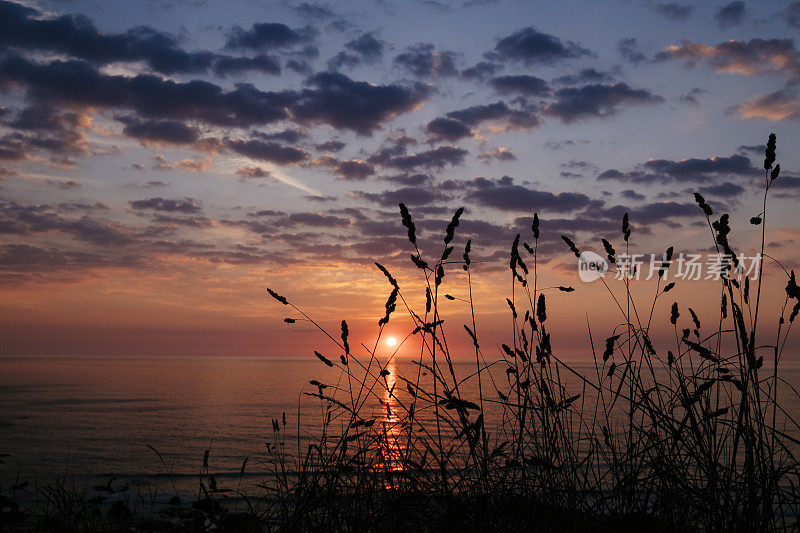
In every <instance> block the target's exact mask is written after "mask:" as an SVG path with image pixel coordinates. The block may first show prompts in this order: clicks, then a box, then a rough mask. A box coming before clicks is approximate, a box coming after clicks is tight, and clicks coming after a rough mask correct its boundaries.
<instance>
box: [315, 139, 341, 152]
mask: <svg viewBox="0 0 800 533" xmlns="http://www.w3.org/2000/svg"><path fill="white" fill-rule="evenodd" d="M345 146H346V145H345V143H343V142H342V141H336V140H333V139H331V140H329V141H325V142H324V143H322V144H315V145H314V148H316V149H317V150H319V151H320V152H341V151H342V150H344V147H345Z"/></svg>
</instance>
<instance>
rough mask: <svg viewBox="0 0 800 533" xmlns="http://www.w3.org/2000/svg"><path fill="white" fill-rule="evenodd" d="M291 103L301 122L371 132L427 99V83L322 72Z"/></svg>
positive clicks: (297, 118)
mask: <svg viewBox="0 0 800 533" xmlns="http://www.w3.org/2000/svg"><path fill="white" fill-rule="evenodd" d="M307 83H308V84H309V85H310V86H311V87H312V88H308V89H304V90H303V92H302V93H301V95H300V96H299V98H298V100H297V102H296V103H295V104H294V105H293V107H292V113H293V115H294V118H295V119H296V120H298V121H300V122H301V123H322V124H328V125H330V126H333V127H334V128H337V129H342V130H351V131H354V132H355V133H357V134H359V135H365V136H368V135H371V134H372V132H373V131H374V130H376V129H378V128H380V127H381V126H382V125H383V123H384V122H387V121H389V120H391V119H392V118H394V117H395V116H397V115H399V114H402V113H406V112H408V111H411V110H413V109H415V108H416V107H417V106H419V105H420V104H421V103H422V102H424V101H425V100H427V99H428V97H429V96H430V94H431V90H430V88H429V87H427V86H425V85H422V84H420V83H417V84H414V85H412V86H410V87H403V86H400V85H373V84H370V83H367V82H364V81H353V80H351V79H350V78H348V77H347V76H345V75H344V74H338V73H330V72H322V73H319V74H316V75H314V76H312V77H311V78H309V80H308V82H307Z"/></svg>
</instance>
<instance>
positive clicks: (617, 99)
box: [544, 83, 664, 123]
mask: <svg viewBox="0 0 800 533" xmlns="http://www.w3.org/2000/svg"><path fill="white" fill-rule="evenodd" d="M555 96H556V101H555V102H554V103H552V104H550V105H549V106H547V107H546V108H545V110H544V111H545V113H546V114H548V115H552V116H555V117H558V118H559V119H561V120H562V121H563V122H565V123H569V122H573V121H575V120H579V119H584V118H603V117H608V116H611V115H614V114H615V113H617V111H618V106H619V105H621V104H659V103H661V102H663V101H664V99H663V98H662V97H660V96H657V95H654V94H652V93H651V92H650V91H648V90H646V89H633V88H632V87H630V86H629V85H628V84H627V83H617V84H614V85H601V84H593V85H585V86H583V87H581V88H572V87H568V88H563V89H559V90H558V91H556V93H555Z"/></svg>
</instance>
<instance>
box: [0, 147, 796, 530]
mask: <svg viewBox="0 0 800 533" xmlns="http://www.w3.org/2000/svg"><path fill="white" fill-rule="evenodd" d="M774 163H775V136H774V135H771V136H770V139H769V141H768V144H767V150H766V157H765V161H764V196H763V210H762V212H761V213H758V214H756V215H755V216H753V217H752V218H751V219H750V223H751V224H752V225H753V230H754V231H758V232H759V233H760V236H761V257H768V255H764V253H765V252H766V250H765V249H764V246H765V245H764V243H765V226H766V223H767V209H766V208H767V200H768V194H769V191H770V188H771V186H772V184H773V183H774V182H775V180H776V179H779V174H780V166H779V165H775V164H774ZM695 199H696V201H697V203H698V217H700V216H704V217H705V219H706V221H707V223H708V230H709V235H710V237H711V239H712V240H713V243H714V246H715V247H716V250H717V251H718V252H719V253H720V254H721V255H722V257H723V261H722V264H721V269H722V272H723V275H722V276H721V277H720V280H719V281H718V282H714V283H718V284H719V290H718V297H719V313H718V315H716V316H713V317H710V316H709V317H701V316H699V315H698V314H697V313H696V312H695V311H694V310H692V309H690V308H684V307H683V306H682V305H681V303H680V302H673V301H672V300H671V298H670V296H671V295H670V294H669V292H670V291H671V290H672V289H673V287H674V286H675V283H674V282H668V281H667V279H668V276H667V275H666V273H667V272H669V269H670V267H671V265H672V261H673V248H672V247H670V248H669V249H668V250H667V251H666V252H665V253H664V255H663V260H662V262H661V265H660V268H659V269H658V274H657V277H656V279H655V280H653V281H652V282H651V283H653V285H654V287H653V289H652V294H653V297H652V298H651V299H649V300H648V301H636V300H635V299H634V298H633V297H632V296H631V291H630V280H629V278H628V277H627V276H626V277H625V282H624V290H616V291H615V290H613V288H612V286H611V284H607V281H606V280H604V279H602V278H601V279H600V280H599V281H598V283H603V284H606V288H607V289H608V294H609V299H608V302H609V303H608V306H609V313H615V314H616V315H617V316H619V317H620V322H619V325H618V326H616V327H615V328H614V329H613V331H610V332H606V333H605V334H603V335H601V336H599V337H598V336H597V333H596V332H592V331H588V332H587V333H588V335H589V338H591V339H592V345H593V346H592V354H593V356H594V363H595V364H594V366H593V367H592V370H591V372H586V371H585V367H583V370H581V369H578V368H575V367H572V366H570V364H568V363H566V362H564V361H563V360H562V359H561V358H560V357H559V355H558V349H557V347H555V346H551V342H550V335H549V333H548V329H549V323H548V320H547V318H548V316H547V302H548V301H549V299H550V298H556V297H563V298H570V297H576V295H574V294H568V293H570V292H572V291H573V289H572V288H571V287H548V288H542V287H540V286H539V283H538V275H537V270H538V260H537V259H538V258H537V250H538V246H539V239H540V232H539V219H538V217H537V216H536V215H535V214H534V215H533V219H532V225H531V228H530V231H529V232H526V234H524V235H518V236H517V238H516V239H515V240H514V242H513V244H512V246H511V250H510V263H509V266H510V277H511V281H512V283H511V287H512V288H511V294H510V296H509V298H508V306H509V313H510V317H509V321H510V323H512V324H513V336H511V337H509V339H508V341H507V343H506V344H502V345H501V347H500V349H499V350H498V349H497V348H496V347H495V346H488V347H487V346H483V345H482V344H481V342H480V337H479V335H478V333H477V331H478V324H476V322H475V319H474V310H473V309H474V306H473V301H472V285H471V259H470V244H471V243H470V242H469V241H467V242H466V245H465V247H464V248H463V249H459V250H458V251H456V250H454V247H453V245H452V244H451V243H452V242H453V239H454V235H455V232H456V231H457V228H458V226H459V218H460V216H461V214H462V209H459V210H458V211H457V212H456V213H455V215H454V216H453V219H452V221H451V222H450V224H449V225H448V226H447V228H446V230H445V235H444V239H443V243H442V245H441V250H442V251H441V253H439V254H436V255H435V256H433V257H432V258H431V257H423V256H422V254H421V253H420V249H419V248H418V247H417V236H416V229H415V225H414V222H413V220H412V217H411V214H410V213H409V211H408V210H407V208H406V207H405V206H404V205H402V204H401V205H400V212H401V217H402V223H403V225H404V226H405V228H406V230H407V232H408V239H409V241H410V246H411V250H412V256H411V260H412V261H413V263H414V265H416V267H418V269H419V272H420V276H424V280H425V295H424V296H425V302H426V304H425V307H424V308H420V309H414V308H412V306H411V305H410V304H409V301H408V300H407V295H406V294H404V292H403V290H402V289H401V287H400V285H399V283H398V281H397V280H396V279H395V278H394V277H393V275H392V273H391V272H390V271H389V270H387V269H386V268H384V267H383V266H382V265H380V264H377V268H378V269H379V271H380V272H381V273H382V275H383V276H384V277H385V279H386V281H387V291H388V292H389V297H388V299H387V301H386V311H385V315H384V316H383V317H381V318H380V320H379V321H378V329H379V331H378V340H377V341H376V344H375V346H373V347H372V348H369V347H363V346H361V347H357V348H356V347H351V346H350V344H349V331H348V326H347V323H346V322H344V321H342V323H341V330H340V331H335V332H330V331H326V330H325V329H324V328H322V327H321V326H318V323H317V322H316V321H315V320H314V319H313V318H312V317H311V316H309V315H307V314H306V313H305V312H303V311H302V310H300V309H298V308H297V307H295V306H294V305H293V304H292V303H291V302H290V301H289V300H288V299H287V298H286V297H284V296H282V295H280V294H279V293H278V292H276V291H274V290H272V289H269V293H270V294H271V295H272V297H273V298H275V299H276V300H277V301H278V302H279V303H280V304H282V305H284V306H286V308H287V309H291V313H290V314H291V315H292V316H289V317H287V319H286V321H287V322H289V323H293V322H295V321H297V320H307V321H310V323H311V324H313V325H315V326H317V327H319V329H320V330H321V331H322V332H323V333H324V334H325V335H326V336H327V337H328V339H329V340H330V342H331V348H330V349H323V348H321V349H320V351H319V352H315V354H316V357H317V358H318V359H319V360H320V365H326V366H328V367H338V368H339V369H340V371H341V372H340V376H339V378H338V380H337V381H336V382H328V383H323V382H320V381H317V380H310V386H311V389H310V392H307V393H305V394H306V396H310V397H311V400H312V401H315V402H319V404H320V408H321V416H322V420H321V423H320V427H319V431H318V434H317V435H315V436H314V438H313V439H312V440H311V441H310V442H308V441H307V440H303V439H300V438H299V437H300V436H299V435H298V436H297V437H298V438H297V440H296V442H297V443H298V444H297V449H287V448H288V447H287V444H286V443H287V436H286V432H287V431H290V430H291V429H290V428H291V426H290V425H287V423H286V419H285V417H283V418H282V419H275V420H274V421H273V424H272V430H273V437H272V439H271V443H270V446H269V450H270V454H271V461H270V463H269V465H270V467H269V472H267V473H266V474H265V475H264V476H263V477H262V478H261V479H262V481H261V482H260V483H259V484H258V485H257V486H253V485H252V484H242V483H240V484H239V486H225V487H222V486H219V484H218V482H217V480H215V479H214V477H213V476H212V475H210V474H209V470H208V454H207V455H206V457H205V458H204V463H203V471H202V473H201V475H200V480H199V484H198V485H199V490H198V499H197V501H196V502H195V503H194V504H192V505H191V506H189V505H175V506H172V507H170V506H162V508H160V509H156V510H153V507H152V506H151V508H150V509H149V510H148V509H147V508H146V505H142V504H141V502H143V501H146V498H140V499H137V500H136V501H137V502H140V503H139V504H137V505H139V507H136V505H135V503H136V502H128V503H122V502H117V503H115V504H113V505H111V506H109V505H102V504H99V503H92V502H90V501H87V500H86V498H85V497H83V494H81V493H80V492H79V491H77V492H76V491H74V490H71V489H69V488H68V487H64V486H57V487H53V486H49V487H46V488H45V489H39V491H40V494H39V497H38V498H35V501H36V502H38V503H36V504H34V505H31V506H30V507H28V508H25V507H19V508H17V504H16V503H15V502H14V501H11V500H9V499H5V500H3V501H2V502H0V505H2V518H0V520H2V523H3V524H4V527H5V528H7V529H11V530H14V529H19V530H25V529H34V528H41V529H47V528H50V529H53V530H70V529H71V530H108V531H129V530H154V531H168V530H170V531H172V530H174V531H179V530H198V531H199V530H223V531H272V530H275V531H283V530H287V531H363V530H380V531H440V530H458V531H487V530H503V531H504V530H526V531H527V530H539V531H570V530H574V531H584V530H588V529H592V530H594V531H626V530H648V531H653V532H656V531H687V530H688V531H698V530H701V531H774V530H784V529H786V530H793V529H796V528H797V527H798V526H797V518H796V517H797V516H798V513H800V509H798V507H800V486H798V474H800V463H798V460H797V457H796V454H797V453H798V452H800V442H799V441H798V440H797V439H796V436H797V435H798V434H799V431H798V430H800V426H798V425H797V423H796V422H795V421H794V420H793V419H792V417H791V416H790V413H788V412H787V411H786V410H784V408H783V407H782V406H783V405H786V403H785V402H786V399H787V397H789V396H790V395H791V396H792V397H794V398H796V397H797V393H796V392H795V391H794V389H793V388H792V387H791V386H790V385H789V384H788V383H786V382H784V381H783V380H782V377H781V372H780V367H781V357H782V354H783V351H784V348H785V346H786V344H787V339H788V338H789V333H790V329H791V327H792V325H793V323H794V321H795V318H796V316H797V314H798V311H799V310H800V286H798V285H797V283H796V279H795V274H794V272H793V271H789V270H787V269H786V268H784V267H783V266H782V265H780V264H779V263H778V262H777V261H775V260H774V259H771V258H769V259H765V260H764V261H765V263H764V265H759V266H763V267H765V268H767V267H769V268H773V269H775V271H776V272H777V273H778V275H779V276H781V277H782V278H783V283H785V292H786V294H785V300H784V302H783V304H782V305H781V306H780V307H779V308H778V309H764V310H762V309H760V307H761V304H762V302H761V297H762V275H763V271H764V270H765V268H759V269H758V275H757V278H755V279H750V278H749V277H748V276H743V275H740V271H739V264H740V259H739V257H740V256H739V255H737V251H736V246H735V242H734V239H733V236H732V235H731V229H730V224H729V219H728V215H727V214H721V215H720V214H719V213H715V212H714V210H713V208H712V206H711V205H710V204H709V203H707V202H706V200H705V199H704V198H703V197H702V196H701V195H700V194H695ZM620 230H621V233H620V238H619V239H618V242H610V241H608V240H605V239H603V240H602V244H603V247H604V249H605V253H606V255H607V260H608V262H609V263H610V264H611V265H612V267H613V265H614V264H615V263H616V259H617V257H618V255H621V254H622V253H623V250H624V252H625V253H626V254H627V253H629V252H630V251H629V248H628V242H629V239H630V237H631V234H632V231H633V229H632V227H631V225H630V222H629V220H628V216H627V214H626V215H625V217H624V218H623V219H622V221H621V226H620ZM563 240H564V242H565V243H566V245H567V247H568V248H569V249H570V251H571V252H572V253H574V254H575V255H576V256H580V255H581V253H580V248H579V246H580V243H575V242H573V241H572V240H571V239H569V238H568V237H563ZM427 248H428V249H430V248H431V247H430V246H428V247H427ZM766 261H768V263H767V262H766ZM620 268H626V267H620ZM461 269H463V271H464V273H465V274H464V275H463V276H462V278H463V279H465V281H466V287H464V288H463V293H464V294H468V295H469V296H468V297H466V298H464V299H463V301H462V303H463V305H464V306H465V308H466V309H467V310H468V316H471V317H472V319H471V320H470V321H469V322H468V323H467V324H456V325H453V324H452V323H450V322H446V319H445V317H443V316H442V315H440V308H441V306H440V303H442V301H443V299H446V300H450V301H453V300H457V298H454V297H453V296H451V295H450V294H449V293H446V292H445V290H444V287H445V286H446V283H445V280H446V279H447V280H449V279H452V278H455V277H456V276H455V273H456V272H458V271H459V270H461ZM421 279H422V278H421ZM451 283H452V282H451ZM697 283H699V282H697ZM707 283H711V282H707ZM409 299H410V298H409ZM394 313H406V314H407V315H408V316H409V317H410V318H411V320H412V321H413V323H414V328H413V330H412V331H410V332H408V337H407V338H406V339H405V340H401V343H402V342H407V343H408V344H409V345H412V344H414V343H413V342H412V341H416V344H414V345H418V346H420V349H419V353H418V354H417V356H416V361H415V365H414V366H413V367H412V368H413V370H412V371H411V372H408V371H404V372H398V370H397V368H398V367H396V366H394V365H392V364H391V361H388V362H387V361H386V360H385V359H379V358H377V357H376V351H377V346H378V344H377V343H378V342H380V340H381V335H382V333H383V330H384V328H385V326H386V325H387V323H388V322H389V320H390V319H391V318H392V317H393V315H394ZM665 316H668V317H669V322H670V324H669V326H668V327H669V328H671V329H672V330H674V336H675V340H674V343H672V345H670V346H657V345H656V343H654V342H653V341H652V340H651V334H650V332H651V328H655V327H664V325H665V324H659V321H664V322H666V319H664V318H663V317H665ZM776 322H777V323H776ZM757 333H758V335H757ZM464 334H466V335H468V337H469V338H471V339H472V341H473V350H472V353H471V354H470V357H471V358H473V360H474V366H473V367H472V369H471V370H470V371H469V372H468V373H467V375H458V373H457V372H456V368H455V366H457V365H454V364H453V356H454V355H455V354H454V353H452V352H451V350H450V348H449V347H448V340H450V339H452V338H453V337H454V336H455V335H464ZM767 334H768V335H769V337H770V338H766V335H767ZM762 337H764V338H762ZM498 351H499V353H497V352H498ZM460 357H462V358H463V354H461V355H460ZM458 368H459V370H463V366H459V367H458ZM467 391H469V392H467ZM475 391H477V392H475ZM375 405H379V406H380V412H379V414H377V415H376V411H375V409H374V406H375ZM300 442H303V445H302V447H301V445H300ZM290 447H291V446H290ZM246 468H247V465H246V464H244V465H242V477H244V475H245V470H246ZM245 485H247V488H245Z"/></svg>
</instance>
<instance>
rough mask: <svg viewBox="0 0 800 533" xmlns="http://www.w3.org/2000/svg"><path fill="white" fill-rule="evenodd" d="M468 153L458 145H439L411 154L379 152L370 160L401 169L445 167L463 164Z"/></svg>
mask: <svg viewBox="0 0 800 533" xmlns="http://www.w3.org/2000/svg"><path fill="white" fill-rule="evenodd" d="M467 154H469V152H467V151H466V150H464V149H463V148H459V147H457V146H437V147H436V148H431V149H430V150H425V151H423V152H418V153H415V154H410V155H386V154H385V153H379V154H376V156H373V157H370V158H369V159H368V161H369V162H371V163H376V164H380V165H381V166H384V167H390V168H397V169H400V170H413V169H415V168H417V167H424V168H443V167H445V166H447V165H451V166H456V165H460V164H462V163H463V162H464V158H465V157H466V156H467Z"/></svg>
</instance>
